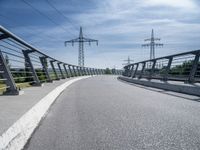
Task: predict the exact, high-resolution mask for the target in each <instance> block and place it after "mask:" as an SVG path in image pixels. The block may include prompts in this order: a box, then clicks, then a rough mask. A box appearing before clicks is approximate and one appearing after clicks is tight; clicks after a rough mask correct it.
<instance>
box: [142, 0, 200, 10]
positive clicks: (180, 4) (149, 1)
mask: <svg viewBox="0 0 200 150" xmlns="http://www.w3.org/2000/svg"><path fill="white" fill-rule="evenodd" d="M144 4H146V5H147V6H169V7H175V8H182V9H186V10H193V9H197V5H196V4H195V2H194V1H193V0H145V1H144Z"/></svg>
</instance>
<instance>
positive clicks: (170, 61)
mask: <svg viewBox="0 0 200 150" xmlns="http://www.w3.org/2000/svg"><path fill="white" fill-rule="evenodd" d="M199 57H200V50H194V51H189V52H184V53H180V54H175V55H170V56H165V57H160V58H156V59H152V60H146V61H141V62H138V63H133V64H130V65H127V66H125V67H124V72H123V76H126V77H130V78H138V79H141V78H145V79H148V80H151V79H159V80H163V81H168V80H172V81H184V82H185V83H195V82H200V58H199Z"/></svg>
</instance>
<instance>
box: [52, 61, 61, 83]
mask: <svg viewBox="0 0 200 150" xmlns="http://www.w3.org/2000/svg"><path fill="white" fill-rule="evenodd" d="M54 62H55V60H51V61H50V64H51V68H52V70H53V73H54V75H55V77H56V80H60V78H59V77H58V74H57V72H56V69H55V66H54V64H53V63H54Z"/></svg>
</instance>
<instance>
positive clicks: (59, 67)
mask: <svg viewBox="0 0 200 150" xmlns="http://www.w3.org/2000/svg"><path fill="white" fill-rule="evenodd" d="M60 64H62V63H61V62H58V63H57V65H58V69H59V71H60V74H61V78H62V79H65V76H64V73H63V71H62V69H61V66H60Z"/></svg>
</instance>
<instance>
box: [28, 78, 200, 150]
mask: <svg viewBox="0 0 200 150" xmlns="http://www.w3.org/2000/svg"><path fill="white" fill-rule="evenodd" d="M199 100H200V98H199V97H195V96H189V95H183V94H177V93H173V92H166V91H163V90H157V89H153V88H144V87H142V86H138V85H129V84H127V83H123V82H121V81H118V80H117V78H116V77H113V76H97V77H94V78H88V79H85V80H81V81H78V82H76V83H74V84H73V85H71V86H70V87H69V88H67V89H66V90H65V91H64V92H63V94H62V95H61V96H60V97H59V98H58V99H57V101H56V102H55V104H54V105H53V106H52V108H51V109H50V111H49V113H48V115H47V116H46V118H45V119H44V120H43V121H42V122H41V124H40V126H39V128H38V129H37V130H36V132H35V133H34V135H33V136H32V138H31V140H30V142H29V144H28V145H27V146H26V149H29V150H35V149H37V150H43V149H49V150H54V149H68V150H70V149H73V150H90V149H93V150H95V149H106V150H107V149H115V150H116V149H119V150H122V149H129V150H131V149H148V150H150V149H152V150H155V149H170V150H171V149H177V150H179V149H200V138H199V137H200V126H199V125H200V117H199V116H200V103H199V102H198V101H199Z"/></svg>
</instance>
